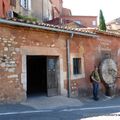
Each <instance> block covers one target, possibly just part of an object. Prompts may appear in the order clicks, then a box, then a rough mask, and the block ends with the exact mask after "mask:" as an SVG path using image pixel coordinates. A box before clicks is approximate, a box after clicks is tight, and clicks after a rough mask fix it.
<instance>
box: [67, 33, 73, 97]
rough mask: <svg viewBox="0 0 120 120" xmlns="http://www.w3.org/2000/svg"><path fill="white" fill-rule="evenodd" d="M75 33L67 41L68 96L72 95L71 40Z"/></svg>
mask: <svg viewBox="0 0 120 120" xmlns="http://www.w3.org/2000/svg"><path fill="white" fill-rule="evenodd" d="M73 35H74V34H73V33H71V34H70V38H69V39H67V41H66V46H67V91H68V97H69V98H70V97H71V83H70V76H71V75H70V40H72V38H73Z"/></svg>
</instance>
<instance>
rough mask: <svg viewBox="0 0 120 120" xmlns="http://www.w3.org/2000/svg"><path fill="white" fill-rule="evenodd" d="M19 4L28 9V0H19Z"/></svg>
mask: <svg viewBox="0 0 120 120" xmlns="http://www.w3.org/2000/svg"><path fill="white" fill-rule="evenodd" d="M21 6H22V7H24V8H25V9H28V0H21Z"/></svg>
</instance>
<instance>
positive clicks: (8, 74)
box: [0, 19, 120, 103]
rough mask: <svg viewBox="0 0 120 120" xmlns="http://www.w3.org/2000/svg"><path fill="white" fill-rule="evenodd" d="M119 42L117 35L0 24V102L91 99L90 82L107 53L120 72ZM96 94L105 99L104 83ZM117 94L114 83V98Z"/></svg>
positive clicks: (117, 86)
mask: <svg viewBox="0 0 120 120" xmlns="http://www.w3.org/2000/svg"><path fill="white" fill-rule="evenodd" d="M119 40H120V35H119V34H116V33H110V32H101V31H98V30H95V31H93V30H92V31H90V30H89V29H69V28H66V27H59V26H54V25H49V24H44V23H35V22H34V23H29V24H28V23H26V22H25V21H21V22H20V21H19V20H17V19H13V20H5V19H0V102H13V103H15V102H20V101H23V100H25V99H27V98H28V97H29V96H30V95H33V94H38V95H46V96H54V95H64V96H69V97H70V96H71V97H76V96H77V97H78V96H79V97H82V96H88V95H92V92H91V91H92V86H91V83H90V77H89V76H90V74H91V71H92V70H93V69H94V65H98V64H99V63H100V61H101V59H102V58H103V56H104V54H105V53H110V54H111V56H112V58H113V59H114V60H115V61H116V63H117V67H118V69H119V66H120V62H119V61H120V42H119ZM118 75H119V72H118ZM100 88H101V92H102V93H103V94H104V92H105V86H104V84H103V83H102V82H101V85H100ZM119 90H120V80H119V79H117V80H116V82H115V94H116V95H117V94H119Z"/></svg>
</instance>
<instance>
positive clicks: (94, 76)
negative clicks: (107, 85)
mask: <svg viewBox="0 0 120 120" xmlns="http://www.w3.org/2000/svg"><path fill="white" fill-rule="evenodd" d="M91 79H92V84H93V99H94V100H99V98H98V92H99V83H100V76H99V73H98V67H96V66H95V70H94V71H93V72H92V74H91Z"/></svg>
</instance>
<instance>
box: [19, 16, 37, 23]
mask: <svg viewBox="0 0 120 120" xmlns="http://www.w3.org/2000/svg"><path fill="white" fill-rule="evenodd" d="M17 18H18V19H23V20H28V21H32V22H37V18H33V17H31V16H22V15H18V16H17Z"/></svg>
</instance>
